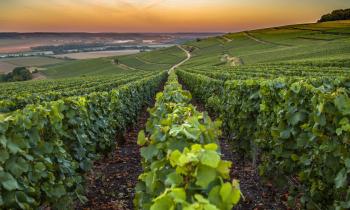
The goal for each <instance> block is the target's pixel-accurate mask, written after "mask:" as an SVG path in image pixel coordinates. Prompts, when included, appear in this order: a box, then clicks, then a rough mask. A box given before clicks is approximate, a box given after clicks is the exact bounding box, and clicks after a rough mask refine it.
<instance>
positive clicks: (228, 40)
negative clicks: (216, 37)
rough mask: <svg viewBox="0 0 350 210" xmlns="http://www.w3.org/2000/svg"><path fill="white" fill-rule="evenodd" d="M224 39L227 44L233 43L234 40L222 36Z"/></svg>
mask: <svg viewBox="0 0 350 210" xmlns="http://www.w3.org/2000/svg"><path fill="white" fill-rule="evenodd" d="M222 38H223V39H225V40H226V41H227V42H232V39H229V38H227V37H226V36H222Z"/></svg>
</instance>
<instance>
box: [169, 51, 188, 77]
mask: <svg viewBox="0 0 350 210" xmlns="http://www.w3.org/2000/svg"><path fill="white" fill-rule="evenodd" d="M176 46H177V47H178V48H180V49H181V50H183V51H184V52H185V53H186V56H187V58H185V59H184V60H182V61H181V62H180V63H177V64H175V65H174V66H172V67H171V68H170V69H169V71H168V72H171V71H174V70H175V69H176V68H178V67H179V66H181V65H182V64H184V63H185V62H187V61H188V60H190V59H191V53H190V52H189V51H187V50H186V49H185V48H183V47H182V46H181V45H176Z"/></svg>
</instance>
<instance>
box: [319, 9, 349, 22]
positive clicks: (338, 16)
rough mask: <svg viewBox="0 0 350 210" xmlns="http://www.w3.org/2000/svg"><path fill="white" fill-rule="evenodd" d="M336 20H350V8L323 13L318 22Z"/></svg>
mask: <svg viewBox="0 0 350 210" xmlns="http://www.w3.org/2000/svg"><path fill="white" fill-rule="evenodd" d="M334 20H350V9H338V10H334V11H333V12H331V13H329V14H326V15H323V16H322V17H321V19H320V20H319V21H318V22H326V21H334Z"/></svg>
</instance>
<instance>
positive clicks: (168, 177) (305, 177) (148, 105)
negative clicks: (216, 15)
mask: <svg viewBox="0 0 350 210" xmlns="http://www.w3.org/2000/svg"><path fill="white" fill-rule="evenodd" d="M349 30H350V23H349V22H348V21H340V22H334V23H333V24H331V23H327V22H326V23H318V24H310V25H295V26H283V27H278V28H272V29H263V30H255V31H249V32H240V33H232V34H226V35H224V36H218V37H210V38H208V39H203V40H193V41H190V42H186V43H185V44H183V45H181V46H174V47H170V48H165V49H161V50H155V51H151V52H144V53H139V54H135V55H126V56H120V57H119V58H118V64H116V63H113V62H112V61H113V59H115V58H102V59H87V60H84V61H69V62H65V63H62V64H55V65H53V66H50V67H48V69H47V72H45V73H44V74H45V75H46V76H48V78H49V79H46V80H41V81H26V82H13V83H1V84H0V89H1V92H0V192H1V194H0V209H143V210H163V209H164V210H167V209H174V210H175V209H176V210H177V209H184V210H231V209H309V210H314V209H316V210H319V209H337V210H342V209H349V208H350V187H349V186H350V185H349V183H350V140H349V139H350V66H349V58H350V38H349V33H350V32H349ZM310 37H311V38H313V39H312V40H311V38H310ZM75 69H76V71H75ZM214 118H216V119H215V120H214Z"/></svg>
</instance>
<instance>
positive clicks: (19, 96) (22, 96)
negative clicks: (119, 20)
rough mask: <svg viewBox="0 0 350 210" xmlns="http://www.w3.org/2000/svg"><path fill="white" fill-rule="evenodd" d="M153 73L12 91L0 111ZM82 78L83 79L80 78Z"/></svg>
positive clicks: (100, 89)
mask: <svg viewBox="0 0 350 210" xmlns="http://www.w3.org/2000/svg"><path fill="white" fill-rule="evenodd" d="M153 74H154V73H148V74H137V75H135V76H130V75H129V76H128V77H122V78H113V77H112V78H111V79H108V80H104V81H100V82H99V83H97V84H96V82H92V84H89V83H87V84H86V85H79V86H77V87H70V86H68V87H67V88H62V89H59V90H49V87H48V88H47V90H46V91H45V92H39V93H32V92H22V93H14V92H12V95H11V96H6V98H5V99H2V100H0V112H9V111H14V110H16V109H22V108H23V107H25V106H26V105H28V104H36V103H42V102H47V101H55V100H58V99H61V98H63V97H68V96H83V95H87V94H89V93H92V92H103V91H108V90H111V89H113V88H116V87H118V86H120V85H123V84H127V83H129V82H132V81H135V80H137V79H140V78H144V77H150V76H152V75H153ZM80 80H83V81H84V79H80Z"/></svg>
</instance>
